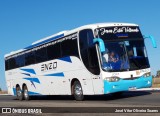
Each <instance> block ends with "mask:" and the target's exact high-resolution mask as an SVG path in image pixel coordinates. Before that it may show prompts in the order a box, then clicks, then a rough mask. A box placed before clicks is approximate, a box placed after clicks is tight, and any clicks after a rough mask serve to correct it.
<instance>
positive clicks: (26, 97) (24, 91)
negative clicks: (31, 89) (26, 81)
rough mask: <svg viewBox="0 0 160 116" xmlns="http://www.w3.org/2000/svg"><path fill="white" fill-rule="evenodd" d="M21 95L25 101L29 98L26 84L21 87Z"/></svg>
mask: <svg viewBox="0 0 160 116" xmlns="http://www.w3.org/2000/svg"><path fill="white" fill-rule="evenodd" d="M23 96H24V99H25V100H27V101H28V100H30V97H29V93H28V88H27V86H26V85H25V86H24V87H23Z"/></svg>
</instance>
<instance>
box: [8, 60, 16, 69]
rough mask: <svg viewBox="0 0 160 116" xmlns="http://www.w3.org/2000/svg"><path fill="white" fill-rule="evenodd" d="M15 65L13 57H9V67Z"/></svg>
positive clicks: (11, 67)
mask: <svg viewBox="0 0 160 116" xmlns="http://www.w3.org/2000/svg"><path fill="white" fill-rule="evenodd" d="M15 67H16V60H15V58H11V59H9V69H13V68H15Z"/></svg>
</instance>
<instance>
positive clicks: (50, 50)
mask: <svg viewBox="0 0 160 116" xmlns="http://www.w3.org/2000/svg"><path fill="white" fill-rule="evenodd" d="M47 55H48V60H53V59H56V58H59V57H61V49H60V43H56V44H54V45H51V46H48V47H47Z"/></svg>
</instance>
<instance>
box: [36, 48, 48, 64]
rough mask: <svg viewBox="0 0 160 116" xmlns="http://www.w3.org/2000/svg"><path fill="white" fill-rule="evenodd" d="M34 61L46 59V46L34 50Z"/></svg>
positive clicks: (38, 61)
mask: <svg viewBox="0 0 160 116" xmlns="http://www.w3.org/2000/svg"><path fill="white" fill-rule="evenodd" d="M35 57H36V63H40V62H44V61H46V60H47V51H46V48H41V49H38V50H36V51H35Z"/></svg>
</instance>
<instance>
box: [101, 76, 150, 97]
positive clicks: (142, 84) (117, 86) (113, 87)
mask: <svg viewBox="0 0 160 116" xmlns="http://www.w3.org/2000/svg"><path fill="white" fill-rule="evenodd" d="M151 86H152V76H149V77H143V76H141V77H139V78H137V79H134V80H123V79H120V80H119V81H117V82H108V81H107V80H104V94H108V93H115V92H121V91H129V90H136V89H139V88H147V87H151Z"/></svg>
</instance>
